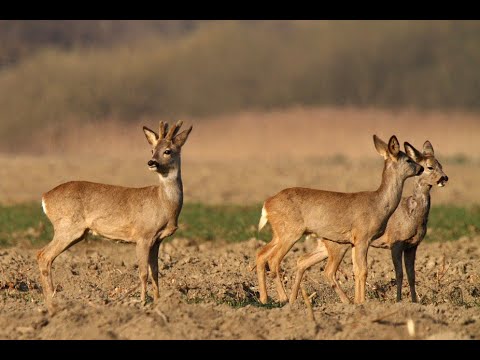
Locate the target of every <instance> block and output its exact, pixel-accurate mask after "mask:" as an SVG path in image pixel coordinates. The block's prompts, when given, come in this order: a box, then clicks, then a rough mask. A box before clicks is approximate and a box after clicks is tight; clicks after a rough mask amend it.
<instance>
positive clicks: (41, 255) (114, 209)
mask: <svg viewBox="0 0 480 360" xmlns="http://www.w3.org/2000/svg"><path fill="white" fill-rule="evenodd" d="M181 126H182V121H178V122H177V123H176V124H175V125H174V126H172V127H171V128H170V129H168V124H167V123H163V121H162V122H160V131H159V134H157V133H155V132H154V131H152V130H150V129H148V128H147V127H143V131H144V133H145V136H146V137H147V140H148V142H149V143H150V145H151V146H152V158H151V159H150V160H149V161H148V167H149V169H150V170H151V171H153V172H155V173H157V174H158V177H159V179H160V185H159V186H148V187H144V188H127V187H121V186H114V185H106V184H98V183H92V182H87V181H71V182H67V183H64V184H61V185H59V186H57V187H56V188H54V189H52V190H50V191H49V192H47V193H45V194H43V196H42V206H43V210H44V212H45V214H46V215H47V217H48V218H49V219H50V221H51V222H52V224H53V228H54V236H53V240H52V241H51V242H50V243H49V244H48V245H47V246H45V247H44V248H43V249H42V250H40V251H39V252H38V255H37V260H38V266H39V268H40V279H41V282H42V286H43V292H44V296H45V299H46V301H47V305H48V306H49V309H50V308H51V306H50V305H51V298H52V296H53V289H54V287H53V281H52V274H51V268H52V263H53V261H54V260H55V258H56V257H57V256H58V255H60V254H61V253H62V252H63V251H65V250H66V249H68V248H69V247H70V246H72V245H74V244H76V243H77V242H79V241H81V240H83V239H84V237H85V235H86V234H87V233H88V232H89V231H91V232H92V233H95V234H99V235H102V236H104V237H106V238H110V239H116V240H123V241H126V242H133V243H136V255H137V260H138V270H139V275H140V282H141V301H142V303H145V297H146V293H147V279H148V269H149V268H150V271H151V276H152V279H153V290H154V291H153V297H154V301H156V300H158V298H159V292H158V248H159V246H160V243H161V241H162V240H163V239H165V238H166V237H168V236H170V235H172V234H173V233H174V232H175V231H176V230H177V221H178V216H179V214H180V211H181V209H182V204H183V185H182V177H181V171H180V168H181V166H180V150H181V148H182V146H183V145H184V144H185V141H186V140H187V138H188V135H189V134H190V131H191V130H192V127H190V128H189V129H187V130H185V131H183V132H181V133H179V134H178V135H177V133H178V131H179V129H180V127H181Z"/></svg>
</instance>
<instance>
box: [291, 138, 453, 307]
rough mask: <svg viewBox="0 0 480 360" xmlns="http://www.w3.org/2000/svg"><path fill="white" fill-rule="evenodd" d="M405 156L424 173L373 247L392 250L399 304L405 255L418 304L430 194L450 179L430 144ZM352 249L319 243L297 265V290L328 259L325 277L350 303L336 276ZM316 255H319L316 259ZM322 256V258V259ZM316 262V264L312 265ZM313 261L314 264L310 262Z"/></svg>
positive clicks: (343, 298)
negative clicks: (418, 264) (419, 255)
mask: <svg viewBox="0 0 480 360" xmlns="http://www.w3.org/2000/svg"><path fill="white" fill-rule="evenodd" d="M404 146H405V152H406V153H407V155H408V156H409V157H410V158H412V159H413V160H414V161H415V162H417V163H419V164H420V165H422V166H423V167H424V169H425V171H424V172H423V173H422V174H421V175H420V176H418V177H416V178H415V183H414V190H413V195H412V196H408V197H404V198H402V201H401V202H400V205H398V208H397V210H395V212H394V213H393V215H392V216H391V218H390V220H389V221H388V224H387V228H386V230H385V233H384V234H383V236H381V237H379V238H378V239H376V240H374V241H373V242H372V243H371V244H370V246H373V247H376V248H383V249H390V250H391V253H392V260H393V265H394V267H395V277H396V285H397V301H400V300H401V299H402V283H403V268H402V257H403V256H404V254H405V258H404V261H405V269H406V271H407V278H408V284H409V286H410V295H411V297H412V302H417V293H416V291H415V255H416V252H417V247H418V245H419V244H420V242H421V241H422V240H423V238H424V237H425V235H426V233H427V222H428V214H429V211H430V190H431V188H432V186H436V185H437V186H440V187H443V186H445V184H446V182H447V181H448V176H447V175H446V174H445V173H444V172H443V169H442V165H441V164H440V162H439V161H438V160H437V159H436V158H435V154H434V152H433V146H432V144H431V143H430V142H429V141H426V142H425V143H424V144H423V153H421V152H419V151H418V150H417V149H415V148H414V147H413V146H412V145H410V144H409V143H408V142H405V143H404ZM348 248H349V246H348V245H344V244H340V243H335V242H332V241H323V240H320V239H319V240H318V246H317V249H316V250H314V252H312V253H310V254H307V255H305V256H304V257H302V258H301V259H300V260H299V261H298V264H297V275H296V279H295V286H294V288H295V289H297V288H298V286H299V284H300V281H301V279H302V276H303V273H304V272H305V270H306V269H307V268H308V267H310V266H312V265H314V264H316V263H318V262H320V261H322V260H323V259H325V258H326V257H327V256H328V261H327V265H326V267H325V276H326V278H327V280H328V281H329V283H330V285H331V286H332V287H333V288H334V289H335V291H336V293H337V294H338V296H339V297H340V299H341V301H342V302H343V303H349V302H350V299H349V298H348V297H347V295H346V294H345V292H344V291H343V290H342V288H341V287H340V285H339V284H338V282H337V280H336V273H337V270H338V267H339V265H340V263H341V262H342V259H343V257H344V256H345V252H346V251H347V250H348ZM314 254H317V255H314ZM319 254H323V258H322V255H319ZM313 258H315V262H313ZM311 259H312V260H311ZM296 297H297V293H295V294H293V293H292V295H291V302H293V301H295V298H296Z"/></svg>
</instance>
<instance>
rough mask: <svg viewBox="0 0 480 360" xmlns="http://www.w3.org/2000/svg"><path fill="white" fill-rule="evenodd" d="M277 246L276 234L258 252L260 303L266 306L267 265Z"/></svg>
mask: <svg viewBox="0 0 480 360" xmlns="http://www.w3.org/2000/svg"><path fill="white" fill-rule="evenodd" d="M276 245H277V239H276V236H275V234H274V236H273V239H272V241H270V242H269V243H268V244H267V245H265V246H264V247H262V248H261V249H260V250H258V252H257V258H256V263H257V277H258V289H259V292H260V302H261V303H262V304H265V303H266V302H267V300H268V294H267V285H266V278H265V264H266V263H267V261H268V260H269V258H270V254H271V252H272V251H273V250H274V249H275V246H276ZM270 270H272V269H270Z"/></svg>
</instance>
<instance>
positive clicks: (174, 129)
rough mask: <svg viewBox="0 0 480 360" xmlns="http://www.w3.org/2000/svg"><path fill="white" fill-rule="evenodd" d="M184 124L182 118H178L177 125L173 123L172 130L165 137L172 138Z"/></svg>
mask: <svg viewBox="0 0 480 360" xmlns="http://www.w3.org/2000/svg"><path fill="white" fill-rule="evenodd" d="M182 125H183V121H182V120H178V121H177V123H176V124H175V125H173V126H172V127H171V128H170V130H169V131H168V134H167V136H166V137H165V139H166V140H172V138H173V137H174V136H175V135H177V133H178V130H180V127H181V126H182Z"/></svg>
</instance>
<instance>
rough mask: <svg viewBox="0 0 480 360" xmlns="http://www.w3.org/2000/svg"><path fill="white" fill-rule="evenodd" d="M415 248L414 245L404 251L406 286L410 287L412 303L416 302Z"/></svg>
mask: <svg viewBox="0 0 480 360" xmlns="http://www.w3.org/2000/svg"><path fill="white" fill-rule="evenodd" d="M417 247H418V245H415V246H413V247H410V248H406V249H405V259H404V260H405V269H406V271H407V279H408V285H409V286H410V295H411V296H412V302H417V292H416V291H415V256H416V254H417Z"/></svg>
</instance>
